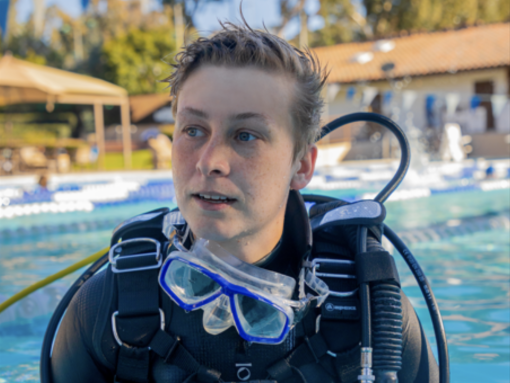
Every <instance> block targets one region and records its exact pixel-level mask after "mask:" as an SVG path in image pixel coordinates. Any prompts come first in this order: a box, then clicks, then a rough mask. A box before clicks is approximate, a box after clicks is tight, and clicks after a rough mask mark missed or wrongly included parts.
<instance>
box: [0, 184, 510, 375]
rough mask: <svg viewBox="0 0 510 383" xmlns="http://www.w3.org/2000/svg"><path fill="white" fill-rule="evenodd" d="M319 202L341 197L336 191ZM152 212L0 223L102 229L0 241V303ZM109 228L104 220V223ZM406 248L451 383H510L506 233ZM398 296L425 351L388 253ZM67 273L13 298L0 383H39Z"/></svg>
mask: <svg viewBox="0 0 510 383" xmlns="http://www.w3.org/2000/svg"><path fill="white" fill-rule="evenodd" d="M327 194H329V195H331V196H335V197H340V198H341V197H342V193H341V192H338V191H331V192H328V193H327ZM160 206H161V202H145V203H136V204H129V205H124V206H110V207H103V208H99V209H96V210H94V211H92V212H89V213H61V214H40V215H38V216H36V217H37V218H35V217H33V218H34V219H37V222H36V223H34V222H32V221H29V217H20V218H19V219H18V218H16V219H11V220H8V222H6V221H7V220H2V221H0V228H1V226H5V225H9V226H10V227H13V226H14V227H15V226H31V225H34V224H37V225H40V224H44V222H48V223H52V224H55V223H63V224H66V225H68V224H70V223H72V222H76V221H77V220H80V221H82V220H89V221H91V222H92V221H95V220H104V219H105V218H108V219H109V220H110V221H111V227H109V228H106V229H105V228H99V229H98V230H95V231H82V232H74V233H73V232H65V231H64V232H60V233H59V232H55V233H49V234H48V233H46V234H35V233H34V234H32V235H28V236H24V237H19V236H18V237H14V238H11V239H5V238H4V239H2V240H1V241H0V302H1V301H3V300H5V299H6V298H7V297H9V296H11V295H13V294H15V293H16V292H18V291H20V290H21V289H23V288H24V287H27V286H29V285H31V284H32V283H34V282H36V281H39V280H40V279H42V278H44V277H46V276H48V275H50V274H53V273H55V272H57V271H59V270H61V269H63V268H64V267H67V266H69V265H71V264H73V263H74V262H77V261H78V260H80V259H82V258H84V257H85V256H87V255H90V254H92V253H94V252H96V251H98V250H100V249H102V248H104V247H106V246H107V245H108V241H109V237H110V234H111V229H113V227H114V226H115V223H120V222H121V221H122V220H124V219H127V218H129V217H131V216H133V215H136V214H139V213H142V212H145V211H149V210H152V209H155V208H157V207H160ZM386 207H387V210H388V217H387V220H386V222H387V223H388V224H389V226H391V227H392V228H393V229H395V230H396V231H405V230H408V229H413V228H417V227H428V226H431V225H434V224H437V223H441V222H445V221H448V220H452V219H460V218H464V217H468V216H477V215H483V214H486V213H488V212H500V211H503V210H508V209H509V208H510V195H509V191H508V190H498V191H490V192H481V191H473V192H463V193H456V194H441V195H433V196H431V197H428V198H422V199H415V200H408V201H395V202H388V203H387V204H386ZM110 221H109V222H110ZM410 248H411V250H412V251H413V253H414V255H415V256H416V258H417V259H418V261H419V262H420V264H421V266H422V268H423V269H424V271H425V273H426V275H427V277H428V278H429V281H430V282H431V285H432V287H433V289H434V293H435V295H436V298H437V299H438V302H439V306H440V308H441V312H442V315H443V319H444V324H445V328H446V332H447V337H448V343H449V350H450V360H451V371H452V379H451V381H452V382H463V383H471V382H472V383H475V382H476V383H479V382H486V383H503V382H505V383H507V382H510V303H509V295H510V291H509V281H510V239H509V232H508V228H496V229H493V230H489V231H483V232H476V233H473V234H470V235H468V236H466V235H464V236H453V237H450V238H447V239H443V240H437V241H430V242H421V243H414V244H411V245H410ZM394 255H395V258H396V260H397V265H398V267H399V271H400V276H401V280H402V284H403V289H404V291H405V292H406V294H407V295H408V296H409V297H410V299H411V301H412V302H413V305H414V307H415V308H416V311H417V312H418V315H419V317H420V320H421V321H422V324H423V326H424V328H425V330H426V332H427V335H428V338H429V340H430V343H431V344H432V348H433V349H434V348H435V340H434V333H433V329H432V324H431V321H430V319H429V316H428V311H427V308H426V305H425V302H424V300H423V298H422V296H421V292H420V290H419V288H418V286H417V285H416V282H415V281H414V278H413V276H412V274H411V272H410V271H409V269H408V268H407V266H406V265H405V263H404V262H403V260H401V259H400V257H399V255H397V254H394ZM79 274H80V272H76V273H74V274H73V275H70V276H68V277H66V278H64V279H62V280H60V281H58V282H56V283H54V284H52V285H50V286H48V287H46V288H43V289H42V290H40V291H38V292H36V293H34V294H33V295H31V296H29V297H27V298H25V299H23V300H22V301H21V302H19V303H17V304H16V305H15V306H13V307H11V308H10V309H9V310H7V311H5V312H4V313H2V314H0V383H6V382H9V383H10V382H25V381H39V353H40V347H41V344H42V338H43V336H44V331H45V328H46V325H47V323H48V321H49V318H50V316H51V312H52V311H53V310H54V308H55V307H56V305H57V303H58V301H59V299H60V298H61V296H62V295H63V294H64V293H65V291H66V289H67V288H68V286H69V285H70V284H71V283H72V282H73V281H74V280H75V279H76V278H77V277H78V275H79Z"/></svg>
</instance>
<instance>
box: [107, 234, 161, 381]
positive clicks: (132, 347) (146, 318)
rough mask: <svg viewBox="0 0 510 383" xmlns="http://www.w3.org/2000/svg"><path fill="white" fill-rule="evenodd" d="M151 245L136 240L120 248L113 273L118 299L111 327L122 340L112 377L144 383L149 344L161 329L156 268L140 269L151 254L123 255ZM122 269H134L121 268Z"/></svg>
mask: <svg viewBox="0 0 510 383" xmlns="http://www.w3.org/2000/svg"><path fill="white" fill-rule="evenodd" d="M153 249H154V245H153V244H150V243H143V242H140V243H138V244H135V246H130V247H127V246H126V247H124V249H121V251H122V254H121V255H119V257H118V258H117V262H116V268H117V269H118V270H120V271H121V272H117V273H115V274H114V275H115V276H116V280H117V290H118V294H117V296H118V301H117V314H116V318H115V322H114V323H113V325H114V326H115V330H116V331H117V334H118V338H119V339H120V340H121V341H122V343H123V344H122V345H121V347H120V351H119V355H118V358H117V369H116V377H115V378H116V380H118V381H119V382H134V383H146V382H148V381H149V369H150V350H149V347H148V346H149V344H150V343H151V341H152V339H153V338H154V337H155V335H156V334H157V333H158V332H159V331H161V330H160V327H161V323H160V322H161V317H160V311H159V285H158V273H159V269H158V268H154V269H148V270H146V269H142V270H136V269H137V268H143V267H145V266H147V262H148V261H149V262H150V261H152V262H154V261H153V259H154V256H147V257H144V256H140V257H129V258H125V259H123V257H122V256H123V255H127V256H131V255H133V254H143V253H146V252H151V251H153ZM123 269H130V270H133V269H135V270H134V271H130V272H122V270H123Z"/></svg>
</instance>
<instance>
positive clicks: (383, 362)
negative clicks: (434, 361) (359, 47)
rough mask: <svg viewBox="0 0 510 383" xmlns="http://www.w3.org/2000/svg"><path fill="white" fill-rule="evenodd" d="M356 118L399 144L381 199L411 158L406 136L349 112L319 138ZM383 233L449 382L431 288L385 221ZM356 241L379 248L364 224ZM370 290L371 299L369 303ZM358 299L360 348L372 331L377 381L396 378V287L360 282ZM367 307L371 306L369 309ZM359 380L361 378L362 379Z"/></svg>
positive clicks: (372, 117)
mask: <svg viewBox="0 0 510 383" xmlns="http://www.w3.org/2000/svg"><path fill="white" fill-rule="evenodd" d="M358 121H368V122H375V123H377V124H380V125H382V126H384V127H386V128H387V129H389V130H390V131H391V132H392V133H393V134H394V135H395V137H396V138H397V140H398V142H399V144H400V149H401V158H400V164H399V167H398V169H397V171H396V173H395V175H394V176H393V178H392V179H391V180H390V182H388V184H387V185H386V186H385V187H384V188H383V189H382V190H381V191H380V192H379V193H378V194H377V196H376V197H375V198H374V200H375V201H377V202H380V203H384V202H385V201H386V200H387V199H388V197H389V196H390V195H391V193H393V191H394V190H395V189H396V188H397V187H398V186H399V185H400V183H401V182H402V180H403V179H404V177H405V174H406V172H407V170H408V169H409V164H410V160H411V153H410V146H409V142H408V140H407V137H406V136H405V134H404V132H403V131H402V129H401V128H400V127H399V126H398V125H397V124H396V123H395V122H393V121H392V120H391V119H389V118H387V117H385V116H382V115H379V114H375V113H366V112H359V113H352V114H349V115H346V116H343V117H340V118H337V119H335V120H334V121H331V122H330V123H328V124H326V125H325V126H324V127H323V128H322V131H321V135H320V138H319V139H322V138H323V137H325V136H326V135H327V134H329V133H331V132H332V131H333V130H335V129H337V128H339V127H341V126H344V125H347V124H349V123H353V122H358ZM332 199H333V198H332ZM384 234H385V235H386V237H387V238H388V239H389V240H390V241H391V242H392V243H393V245H394V246H395V248H396V249H397V250H398V251H399V252H400V254H402V256H403V257H404V259H405V261H406V262H407V264H408V266H409V267H410V269H411V271H412V272H413V274H414V276H415V278H416V280H417V282H418V284H419V286H420V289H421V291H422V293H423V296H424V297H425V301H426V302H427V306H428V307H429V312H430V315H431V318H432V322H433V324H434V332H435V335H436V341H437V346H438V355H439V369H440V383H449V381H450V371H449V370H450V368H449V360H448V346H447V343H446V334H445V332H444V326H443V322H442V319H441V315H440V313H439V307H438V305H437V302H436V300H435V298H434V295H433V293H432V289H431V288H430V285H429V284H428V281H427V280H426V278H425V275H424V274H423V271H422V270H421V268H420V266H419V265H418V262H417V261H416V259H415V258H414V257H413V255H412V254H411V252H410V251H409V249H408V248H407V247H406V246H405V244H404V243H403V242H402V240H400V238H398V236H397V235H396V234H395V233H394V232H393V231H392V230H391V229H390V228H388V227H387V226H386V225H384ZM357 241H358V242H357V251H358V253H359V252H364V251H366V250H367V241H368V242H369V244H368V249H369V251H371V250H372V251H378V250H381V249H382V246H381V244H380V243H379V242H378V241H376V240H375V239H373V238H370V237H368V238H367V228H366V227H359V229H358V235H357ZM374 241H375V242H374ZM371 293H372V296H373V300H372V302H371V303H370V294H371ZM360 299H361V310H362V349H363V348H364V347H368V348H370V347H372V338H371V337H372V335H373V340H374V355H373V367H374V370H375V373H376V375H377V378H378V379H377V381H378V382H381V383H382V382H384V383H389V382H397V381H398V378H397V371H399V370H400V369H401V367H402V303H401V296H400V288H399V287H398V286H396V285H393V284H390V283H374V284H373V285H372V289H371V291H370V289H369V287H368V284H362V285H360ZM371 308H373V312H372V311H371ZM372 326H373V327H374V329H373V330H372V328H371V327H372ZM362 357H363V355H362ZM362 365H363V361H362ZM367 371H369V370H367ZM360 378H362V377H360ZM362 381H364V380H363V379H362Z"/></svg>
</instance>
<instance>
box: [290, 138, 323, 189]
mask: <svg viewBox="0 0 510 383" xmlns="http://www.w3.org/2000/svg"><path fill="white" fill-rule="evenodd" d="M317 153H318V150H317V146H316V145H315V144H312V145H309V146H308V149H307V151H306V153H305V154H304V155H303V157H301V159H300V160H296V164H295V165H294V166H295V167H296V170H295V173H294V175H293V176H292V178H291V180H290V188H291V189H295V190H300V189H303V188H304V187H305V186H306V185H308V183H309V182H310V181H311V179H312V177H313V172H314V171H315V161H316V160H317Z"/></svg>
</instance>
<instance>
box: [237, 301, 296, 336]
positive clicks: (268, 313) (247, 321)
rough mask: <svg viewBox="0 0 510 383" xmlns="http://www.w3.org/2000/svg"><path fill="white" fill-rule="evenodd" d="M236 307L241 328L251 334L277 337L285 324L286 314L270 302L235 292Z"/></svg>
mask: <svg viewBox="0 0 510 383" xmlns="http://www.w3.org/2000/svg"><path fill="white" fill-rule="evenodd" d="M234 301H235V304H236V309H237V313H238V317H239V321H240V322H241V326H242V328H243V330H244V331H245V332H246V333H247V334H248V335H251V336H256V337H263V338H275V339H276V338H278V337H280V335H281V334H282V332H283V331H284V329H285V327H286V324H287V317H286V315H285V314H284V313H283V312H281V311H280V310H278V309H277V308H275V307H273V306H271V305H270V304H268V303H266V302H263V301H260V300H258V299H254V298H251V297H248V296H246V295H240V294H236V295H235V296H234Z"/></svg>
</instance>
